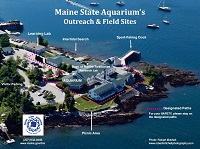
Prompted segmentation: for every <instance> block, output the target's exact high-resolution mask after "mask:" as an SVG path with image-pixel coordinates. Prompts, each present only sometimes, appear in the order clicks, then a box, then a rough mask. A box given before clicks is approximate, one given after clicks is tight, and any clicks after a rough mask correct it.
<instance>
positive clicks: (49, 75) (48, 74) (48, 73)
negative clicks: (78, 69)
mask: <svg viewBox="0 0 200 149" xmlns="http://www.w3.org/2000/svg"><path fill="white" fill-rule="evenodd" d="M52 75H53V71H52V69H49V70H48V71H47V72H46V77H47V78H50V77H52Z"/></svg>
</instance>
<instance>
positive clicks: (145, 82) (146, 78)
mask: <svg viewBox="0 0 200 149" xmlns="http://www.w3.org/2000/svg"><path fill="white" fill-rule="evenodd" d="M144 79H145V81H144V82H143V83H142V84H144V85H146V86H150V81H151V78H150V77H147V76H145V77H144Z"/></svg>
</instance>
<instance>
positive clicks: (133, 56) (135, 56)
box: [120, 50, 141, 66]
mask: <svg viewBox="0 0 200 149" xmlns="http://www.w3.org/2000/svg"><path fill="white" fill-rule="evenodd" d="M140 58H141V52H139V51H135V50H130V51H128V52H127V53H126V54H125V55H124V56H122V57H121V58H120V60H121V64H122V65H125V66H127V65H128V64H129V63H131V62H136V61H139V60H140Z"/></svg>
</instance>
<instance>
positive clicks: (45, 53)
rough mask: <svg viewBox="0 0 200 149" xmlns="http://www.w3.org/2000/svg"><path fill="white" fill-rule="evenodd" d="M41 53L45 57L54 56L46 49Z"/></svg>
mask: <svg viewBox="0 0 200 149" xmlns="http://www.w3.org/2000/svg"><path fill="white" fill-rule="evenodd" d="M43 55H44V56H46V57H53V56H54V55H53V54H51V53H49V52H47V51H45V52H44V53H43Z"/></svg>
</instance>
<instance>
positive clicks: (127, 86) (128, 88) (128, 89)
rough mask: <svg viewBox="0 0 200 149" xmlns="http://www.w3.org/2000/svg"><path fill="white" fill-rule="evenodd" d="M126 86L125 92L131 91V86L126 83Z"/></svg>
mask: <svg viewBox="0 0 200 149" xmlns="http://www.w3.org/2000/svg"><path fill="white" fill-rule="evenodd" d="M126 88H127V89H126V93H127V92H129V91H131V90H133V88H132V87H131V86H129V85H126ZM120 96H121V95H120Z"/></svg>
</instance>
